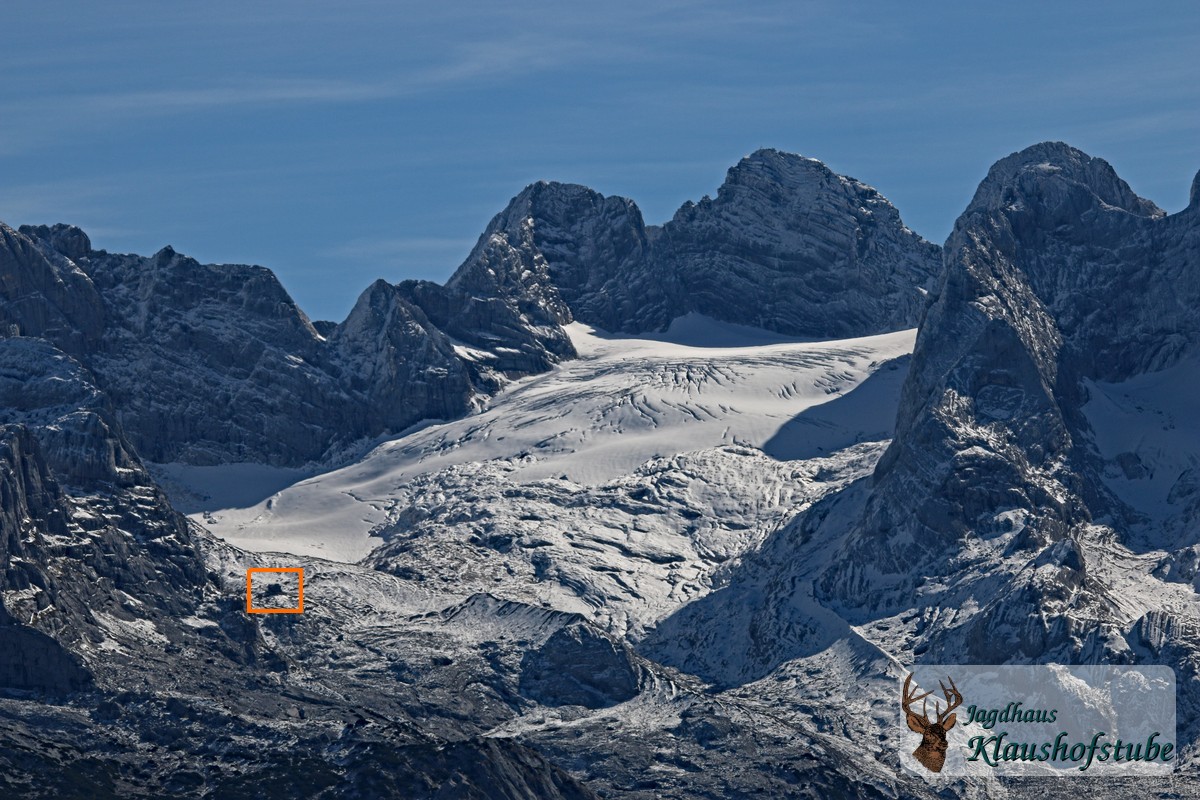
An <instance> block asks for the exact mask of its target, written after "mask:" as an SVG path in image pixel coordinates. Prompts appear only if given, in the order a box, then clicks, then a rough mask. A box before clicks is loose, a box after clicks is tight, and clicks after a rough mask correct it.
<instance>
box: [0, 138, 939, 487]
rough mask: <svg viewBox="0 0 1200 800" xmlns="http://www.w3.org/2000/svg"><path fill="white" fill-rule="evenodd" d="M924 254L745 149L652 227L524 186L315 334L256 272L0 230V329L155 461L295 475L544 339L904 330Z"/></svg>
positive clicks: (905, 235)
mask: <svg viewBox="0 0 1200 800" xmlns="http://www.w3.org/2000/svg"><path fill="white" fill-rule="evenodd" d="M937 261H938V249H937V247H935V246H934V245H931V244H929V243H928V242H925V241H924V240H922V239H921V238H920V237H918V236H917V235H916V234H914V233H912V232H911V231H909V230H908V229H907V228H905V227H904V225H903V223H901V221H900V218H899V215H898V214H897V213H896V210H895V208H893V207H892V206H891V204H889V203H888V202H887V201H886V200H884V199H883V198H882V197H881V196H880V195H879V194H878V193H877V192H875V190H873V189H871V188H870V187H868V186H866V185H864V184H862V183H859V182H858V181H854V180H852V179H849V178H844V177H841V176H838V175H835V174H834V173H833V172H831V171H830V170H829V169H828V168H826V167H825V166H824V165H822V164H820V163H819V162H817V161H815V160H813V159H806V158H802V157H800V156H794V155H790V154H784V153H779V152H777V151H773V150H763V151H759V152H757V153H754V154H753V155H751V156H748V157H747V158H746V159H743V161H742V162H741V163H740V164H738V165H737V166H735V167H734V168H733V169H731V170H730V171H729V176H728V177H727V179H726V182H725V184H724V185H723V186H722V187H721V189H720V191H719V192H718V194H717V199H716V200H715V201H714V200H708V199H707V198H706V199H705V200H703V201H701V203H700V204H699V205H695V204H690V203H689V204H688V205H686V206H684V208H683V209H681V210H680V212H679V214H677V215H676V217H675V219H674V220H672V221H671V222H669V223H667V225H666V226H664V227H663V228H662V229H661V230H660V229H657V228H653V229H651V228H647V227H646V226H645V225H644V224H643V223H642V219H641V214H640V212H639V211H638V209H637V206H636V205H634V203H633V202H632V201H630V200H626V199H624V198H616V197H611V198H605V197H603V196H601V195H599V194H597V193H596V192H593V191H591V190H588V189H585V188H583V187H580V186H571V185H563V184H547V183H538V184H534V185H532V186H530V187H528V188H527V189H525V191H523V192H521V193H520V194H519V195H518V196H517V197H516V198H514V199H513V201H512V202H511V203H510V204H509V206H508V208H506V209H505V210H504V211H503V212H502V213H501V214H499V215H497V217H496V218H495V219H494V220H493V221H492V222H491V224H490V225H489V226H488V228H487V230H486V231H485V232H484V233H483V235H482V236H481V237H480V239H479V243H478V244H477V245H476V246H475V248H474V249H473V250H472V251H471V253H470V254H469V255H468V257H467V259H466V261H465V262H464V263H463V265H462V266H461V267H460V268H459V269H458V271H457V272H456V273H455V274H454V276H453V277H452V278H451V279H450V280H449V281H448V282H447V283H446V285H445V286H439V285H437V284H433V283H429V282H425V281H404V282H402V283H400V284H397V285H392V284H389V283H387V282H386V281H382V280H380V281H377V282H375V283H374V284H372V285H371V286H369V287H368V288H367V289H366V290H365V291H364V292H363V294H362V296H361V297H360V298H359V300H358V302H357V304H356V305H355V307H354V309H353V310H352V311H351V312H350V315H349V316H348V317H347V318H346V320H345V321H343V322H342V323H340V324H337V325H334V324H332V323H319V324H318V325H316V326H314V324H313V323H311V322H310V321H309V319H308V318H307V317H306V316H305V315H304V313H303V312H302V311H301V310H300V309H299V308H298V307H297V306H296V304H295V303H294V302H293V301H292V299H291V298H290V297H289V296H288V294H287V292H286V291H285V290H284V289H283V287H282V285H280V283H279V282H278V280H277V279H276V278H275V276H274V275H273V274H272V273H271V272H270V271H269V270H267V269H264V268H262V267H252V266H240V265H202V264H199V263H197V262H196V261H194V260H193V259H190V258H187V257H186V256H183V255H180V254H178V253H176V252H175V251H174V250H173V249H172V248H170V247H166V248H163V249H162V250H160V251H159V252H158V253H156V254H154V255H153V256H150V257H143V256H134V255H118V254H111V253H107V252H104V251H97V250H93V249H92V246H91V242H90V240H89V239H88V237H87V235H86V234H85V233H84V232H83V231H81V230H79V229H78V228H73V227H71V226H67V225H55V226H44V225H43V226H23V227H22V228H21V230H20V232H17V231H14V230H12V229H11V228H2V229H0V269H3V270H4V272H5V275H6V276H7V280H6V282H5V283H4V284H3V285H2V286H0V326H3V329H4V331H5V332H7V331H10V330H13V331H16V332H17V333H18V334H19V335H24V336H38V337H42V338H45V339H47V340H48V341H51V342H52V343H54V344H55V345H56V346H57V347H59V348H61V349H62V350H63V351H64V352H67V353H69V354H71V355H72V356H74V357H75V358H77V359H78V360H80V361H81V362H82V363H83V364H84V365H85V366H86V367H87V368H88V369H89V370H90V371H91V372H92V373H93V374H94V376H95V379H96V381H97V384H98V385H99V386H100V387H101V388H102V389H103V390H104V391H105V392H106V393H108V394H109V396H110V397H111V398H112V400H113V403H114V406H115V409H116V413H117V414H118V416H119V417H120V419H121V421H122V424H123V425H124V427H125V430H126V431H127V433H128V435H129V437H130V439H131V440H132V441H133V443H134V445H135V446H136V447H137V450H138V452H139V453H140V454H141V455H142V456H143V457H144V458H147V459H149V460H151V461H155V462H183V463H189V464H197V465H201V464H221V463H238V462H254V463H269V464H274V465H278V466H291V467H299V466H303V465H305V464H307V463H313V462H330V461H336V460H339V459H342V460H344V459H345V458H347V457H350V456H352V455H353V454H355V453H357V452H358V451H359V450H360V449H361V447H363V446H364V444H365V443H367V442H369V441H370V440H372V439H373V438H375V437H377V436H379V435H381V434H389V433H397V432H399V431H402V430H404V429H405V428H407V427H409V426H411V425H413V424H414V423H417V422H420V421H422V420H429V419H452V418H455V417H458V416H461V415H463V414H465V413H467V412H468V411H470V410H471V409H473V408H475V407H477V406H478V405H480V404H481V403H485V402H486V398H487V397H488V396H490V395H491V394H493V393H494V392H495V391H497V390H498V389H500V388H501V387H503V386H504V385H505V384H506V383H507V382H508V381H510V380H514V379H519V378H521V377H524V376H527V375H532V374H537V373H541V372H545V371H546V370H548V369H550V368H551V367H552V366H553V365H554V364H556V363H559V362H560V361H562V360H564V359H570V358H573V357H574V356H575V351H574V349H573V347H572V344H571V340H570V337H569V336H568V335H567V334H566V332H565V331H564V330H563V327H562V326H563V325H565V324H567V323H569V322H571V321H572V320H573V319H576V318H578V319H579V320H581V321H583V322H588V323H591V324H593V325H597V326H599V327H601V328H605V329H608V330H633V331H647V330H661V329H664V328H665V327H666V326H667V325H668V324H669V323H670V322H671V321H672V320H673V319H675V318H677V317H679V316H682V315H684V314H687V313H691V312H697V313H701V314H706V315H708V316H710V317H714V318H717V319H721V320H724V321H727V322H732V323H738V324H749V325H755V326H759V327H764V328H767V329H769V330H775V331H780V332H784V333H788V334H799V335H804V336H809V337H812V338H824V339H829V338H846V337H852V336H862V335H867V334H872V333H882V332H885V331H891V330H900V329H904V328H910V327H913V326H914V325H915V324H916V321H917V316H918V313H919V310H920V308H921V305H922V302H923V300H922V298H923V292H924V291H925V289H926V288H927V287H928V286H929V285H931V283H932V280H933V277H934V275H935V274H936V270H937Z"/></svg>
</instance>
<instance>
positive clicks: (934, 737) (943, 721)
mask: <svg viewBox="0 0 1200 800" xmlns="http://www.w3.org/2000/svg"><path fill="white" fill-rule="evenodd" d="M912 678H913V676H912V673H911V672H910V673H909V674H908V677H907V678H905V679H904V696H903V698H902V699H901V701H900V708H902V709H903V710H904V716H905V717H906V718H907V720H908V727H909V729H911V730H912V731H913V732H914V733H919V734H921V746H920V747H918V748H917V749H916V750H914V751H913V757H915V758H916V759H917V761H920V762H921V764H922V766H924V767H925V769H927V770H929V771H930V772H941V771H942V765H943V764H945V763H946V747H947V745H946V731H948V730H950V729H951V728H953V727H954V723H955V722H956V721H957V720H958V715H957V714H951V713H950V712H951V711H953V710H954V709H956V708H958V707H959V705H961V704H962V701H963V696H962V695H961V694H959V692H958V687H957V686H955V685H954V680H953V679H952V678H950V677H949V676H947V677H946V680H948V681H950V688H949V689H947V688H946V684H944V683H942V682H941V681H938V685H939V686H941V687H942V694H943V695H944V696H945V697H946V708H945V710H940V707H939V705H938V701H937V700H934V701H933V713H934V715H935V716H936V719H935V720H933V721H930V719H929V716H928V714H927V713H926V707H925V703H926V700H925V698H926V697H929V695H931V694H933V692H932V691H928V692H926V693H925V694H917V693H916V692H915V691H913V690H911V687H912ZM918 700H920V701H921V713H920V714H917V713H916V712H915V711H913V710H912V704H913V703H915V702H917V701H918Z"/></svg>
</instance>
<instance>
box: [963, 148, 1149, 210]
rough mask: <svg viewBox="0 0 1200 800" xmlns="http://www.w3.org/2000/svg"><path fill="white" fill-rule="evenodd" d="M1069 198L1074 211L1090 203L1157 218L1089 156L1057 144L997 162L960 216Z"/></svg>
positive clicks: (1103, 163)
mask: <svg viewBox="0 0 1200 800" xmlns="http://www.w3.org/2000/svg"><path fill="white" fill-rule="evenodd" d="M1068 198H1074V200H1073V201H1071V202H1072V204H1073V205H1072V208H1073V209H1074V210H1076V211H1078V209H1079V208H1080V207H1081V206H1082V205H1084V204H1087V203H1088V202H1089V200H1090V198H1095V199H1097V200H1099V201H1100V202H1102V203H1104V205H1105V206H1109V207H1112V208H1117V209H1121V210H1123V211H1127V212H1129V213H1130V214H1135V215H1137V216H1142V217H1158V216H1162V215H1163V214H1164V212H1163V210H1162V209H1160V208H1159V207H1158V206H1156V205H1155V204H1154V203H1152V202H1150V201H1149V200H1146V199H1144V198H1141V197H1138V196H1137V194H1135V193H1134V191H1133V190H1132V189H1131V188H1129V184H1127V183H1126V182H1125V181H1123V180H1122V179H1121V178H1120V176H1118V175H1117V172H1116V170H1114V169H1113V168H1112V166H1111V165H1110V164H1109V163H1108V162H1107V161H1105V160H1104V159H1102V158H1095V157H1093V156H1089V155H1088V154H1087V153H1084V152H1083V151H1081V150H1077V149H1076V148H1074V147H1071V146H1070V145H1068V144H1065V143H1063V142H1042V143H1040V144H1035V145H1032V146H1030V147H1027V148H1025V149H1024V150H1020V151H1018V152H1016V153H1013V154H1012V155H1010V156H1008V157H1006V158H1002V159H1000V160H999V161H997V162H996V163H995V164H994V165H993V166H992V168H991V169H990V170H989V171H988V174H987V177H986V178H984V180H983V182H982V183H980V185H979V188H978V189H977V190H976V192H975V197H974V199H972V201H971V203H970V205H969V206H968V207H967V211H966V212H965V213H966V214H970V213H971V212H972V211H975V210H987V209H998V208H1003V207H1010V206H1013V205H1014V204H1016V203H1018V201H1023V202H1024V203H1035V204H1036V203H1040V204H1042V205H1044V206H1047V207H1049V206H1051V205H1053V204H1061V203H1066V202H1068Z"/></svg>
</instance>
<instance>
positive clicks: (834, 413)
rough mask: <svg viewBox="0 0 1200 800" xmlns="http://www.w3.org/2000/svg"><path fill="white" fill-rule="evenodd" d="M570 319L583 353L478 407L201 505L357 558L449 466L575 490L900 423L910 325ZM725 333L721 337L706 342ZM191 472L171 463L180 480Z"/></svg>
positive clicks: (224, 533) (838, 443)
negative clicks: (803, 330)
mask: <svg viewBox="0 0 1200 800" xmlns="http://www.w3.org/2000/svg"><path fill="white" fill-rule="evenodd" d="M568 330H569V332H570V335H571V338H572V341H573V343H574V345H575V347H576V349H577V350H578V351H579V353H580V358H579V359H578V360H576V361H571V362H568V363H566V364H562V365H559V366H558V367H556V368H555V369H554V370H553V371H551V372H549V373H547V374H544V375H538V376H534V377H531V378H527V379H525V380H523V381H520V382H518V383H516V384H514V385H513V386H511V387H510V388H509V389H508V390H506V391H505V392H503V393H501V394H500V395H498V396H497V397H496V398H495V400H494V401H493V402H492V404H491V406H490V408H488V409H487V410H485V411H483V412H482V413H479V414H476V415H473V416H469V417H466V418H464V419H460V420H455V421H453V422H449V423H444V424H437V425H430V426H428V427H426V428H423V429H420V430H417V431H415V432H413V433H410V434H408V435H406V436H402V437H399V438H396V439H393V440H391V441H388V442H386V443H384V444H382V445H380V446H379V447H378V448H376V449H375V450H374V451H373V452H371V453H370V454H369V455H368V456H367V457H365V458H364V459H362V460H361V461H360V462H358V463H355V464H353V465H350V466H348V467H345V468H343V469H339V470H336V471H333V472H329V473H326V474H323V475H318V476H315V477H312V478H309V479H307V480H303V481H300V482H299V483H296V484H294V485H292V486H290V487H288V488H286V489H283V490H282V491H279V492H277V493H275V494H273V495H271V496H270V497H267V498H265V499H264V500H262V502H259V503H256V504H254V505H252V506H250V507H247V508H235V507H228V506H227V507H224V508H220V506H221V503H220V498H219V497H217V496H214V495H213V493H212V492H211V491H210V492H208V494H209V497H210V499H209V500H208V501H206V507H207V508H208V509H209V510H208V511H204V512H199V513H197V514H195V515H193V516H194V518H195V519H197V520H198V521H200V522H203V523H206V524H207V526H208V528H209V530H210V531H211V532H212V533H214V534H215V535H217V536H220V537H223V538H225V539H226V540H227V541H229V542H231V543H233V544H236V545H237V546H239V547H244V548H247V549H250V550H259V551H282V552H290V553H296V554H301V555H319V556H322V557H325V558H332V559H335V560H343V561H354V560H358V559H360V558H362V557H363V556H365V555H366V554H367V553H368V552H369V551H370V550H371V549H372V548H374V547H375V546H377V545H378V544H379V540H378V539H375V538H372V537H371V535H370V534H371V531H372V530H373V529H374V528H376V526H380V525H385V524H387V523H389V522H391V521H394V520H395V519H396V517H397V515H398V514H399V513H400V512H401V511H402V510H403V509H402V508H401V503H405V502H411V501H412V497H411V495H410V492H409V487H410V485H411V484H412V483H413V482H414V481H415V480H417V479H418V478H419V477H420V476H423V475H429V474H432V473H437V472H439V471H440V470H445V469H447V468H451V467H461V466H463V465H479V464H485V463H494V464H496V465H500V466H499V468H500V469H501V470H502V471H503V472H504V473H505V476H506V480H508V481H511V482H514V483H517V482H519V483H529V482H531V481H537V480H542V479H550V478H554V479H558V480H563V481H566V482H568V484H570V486H567V489H566V491H568V493H570V492H573V491H580V490H582V489H583V488H585V487H593V488H594V487H599V486H601V485H603V484H605V483H607V482H610V481H613V480H615V479H618V478H620V477H622V476H627V475H630V474H632V473H633V472H634V471H635V470H637V468H638V467H640V466H641V465H643V464H645V463H646V462H648V461H650V460H652V459H656V458H669V457H671V456H675V455H678V454H681V453H688V452H693V451H697V450H701V449H703V448H712V447H720V446H727V445H740V446H748V447H754V448H764V449H765V450H766V451H767V452H768V453H769V454H770V455H771V456H773V457H774V458H776V459H788V458H792V457H801V458H809V457H814V456H821V455H823V454H829V453H832V452H834V451H837V450H840V449H843V448H845V447H848V446H850V445H853V444H855V443H857V442H863V441H879V440H882V439H886V438H887V437H888V436H889V435H890V428H891V423H892V419H893V417H894V413H895V411H894V409H895V402H896V394H897V392H898V389H899V384H900V382H901V381H902V380H903V377H904V374H905V369H903V368H902V367H903V366H904V362H903V361H901V362H899V363H897V361H896V360H897V359H902V358H903V357H904V356H906V355H907V354H908V353H909V352H910V350H911V348H912V344H913V338H914V335H913V332H912V331H901V332H898V333H890V334H883V335H879V336H872V337H866V338H861V339H850V340H844V341H838V342H821V343H810V342H796V341H786V340H781V339H780V337H778V336H775V335H772V334H764V333H762V332H755V331H752V330H751V329H746V328H741V327H738V326H731V325H726V324H722V323H714V322H711V321H704V320H699V319H696V318H685V319H683V320H681V321H680V322H678V323H677V324H676V325H675V326H674V327H673V328H672V330H671V331H669V332H668V333H667V334H664V335H662V336H660V337H658V338H653V339H652V338H611V337H608V336H606V335H602V334H601V333H599V332H597V331H595V330H593V329H590V328H587V327H586V326H583V325H579V324H573V325H571V326H569V328H568ZM714 343H717V344H721V345H723V346H704V345H706V344H707V345H712V344H714ZM193 474H195V473H192V472H191V471H189V470H188V469H186V468H175V469H173V470H172V477H173V478H174V481H175V483H176V484H177V485H182V486H186V484H187V483H188V482H189V476H190V475H193ZM453 482H455V483H457V482H458V481H453ZM571 487H575V488H571ZM218 488H219V487H218ZM460 488H461V487H460ZM241 489H242V490H244V487H241ZM426 491H431V490H426ZM468 499H469V495H468Z"/></svg>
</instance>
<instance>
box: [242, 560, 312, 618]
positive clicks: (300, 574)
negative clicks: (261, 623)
mask: <svg viewBox="0 0 1200 800" xmlns="http://www.w3.org/2000/svg"><path fill="white" fill-rule="evenodd" d="M255 572H294V573H296V576H297V578H298V579H299V581H300V605H299V606H297V607H296V608H255V607H254V605H253V601H252V600H251V593H250V587H251V581H253V577H252V575H253V573H255ZM246 613H247V614H303V613H304V567H248V568H247V569H246Z"/></svg>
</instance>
